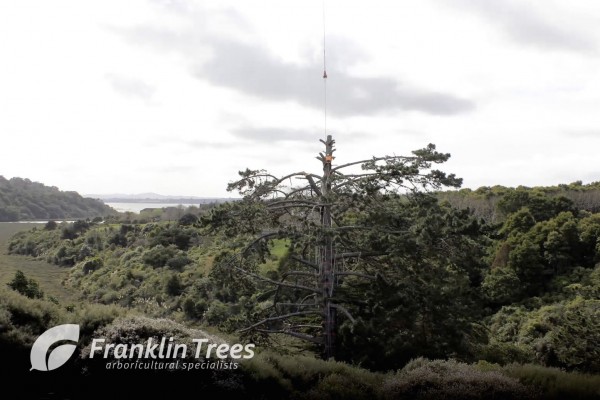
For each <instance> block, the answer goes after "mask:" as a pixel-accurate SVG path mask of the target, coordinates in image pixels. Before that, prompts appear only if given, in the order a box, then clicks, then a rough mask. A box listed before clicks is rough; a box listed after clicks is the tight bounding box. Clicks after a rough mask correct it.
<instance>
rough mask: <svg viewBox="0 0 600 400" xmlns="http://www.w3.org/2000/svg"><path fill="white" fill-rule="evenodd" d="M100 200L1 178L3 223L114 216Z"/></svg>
mask: <svg viewBox="0 0 600 400" xmlns="http://www.w3.org/2000/svg"><path fill="white" fill-rule="evenodd" d="M115 213H116V211H114V210H113V209H112V208H110V207H108V206H107V205H105V204H104V203H102V202H101V201H99V200H94V199H88V198H84V197H81V196H80V195H79V194H78V193H76V192H63V191H60V190H59V189H58V188H56V187H53V186H52V187H50V186H44V185H43V184H41V183H38V182H32V181H30V180H29V179H21V178H12V179H10V180H8V179H6V178H4V177H3V176H0V222H5V221H22V220H40V219H43V220H45V219H77V218H95V217H104V216H107V215H112V214H115Z"/></svg>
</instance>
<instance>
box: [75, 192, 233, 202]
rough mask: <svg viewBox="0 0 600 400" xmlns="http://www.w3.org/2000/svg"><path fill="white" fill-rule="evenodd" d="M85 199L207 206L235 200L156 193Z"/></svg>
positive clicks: (101, 196)
mask: <svg viewBox="0 0 600 400" xmlns="http://www.w3.org/2000/svg"><path fill="white" fill-rule="evenodd" d="M86 196H87V197H91V198H93V199H99V200H102V201H104V202H105V203H165V204H166V203H170V204H172V203H180V204H208V203H223V202H226V201H232V200H237V199H235V198H225V197H197V196H165V195H162V194H158V193H138V194H123V193H111V194H88V195H86Z"/></svg>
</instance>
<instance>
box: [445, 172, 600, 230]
mask: <svg viewBox="0 0 600 400" xmlns="http://www.w3.org/2000/svg"><path fill="white" fill-rule="evenodd" d="M437 198H438V199H439V200H440V201H447V202H448V203H450V205H452V207H456V208H460V209H469V210H470V211H471V212H472V213H473V215H474V216H476V217H477V218H483V219H484V220H485V221H486V222H487V223H500V222H503V221H504V220H505V218H506V217H507V216H508V215H509V214H510V213H512V212H515V211H517V210H519V209H520V208H521V207H525V206H527V207H529V208H530V209H532V210H533V211H534V213H537V214H539V215H540V216H546V215H548V214H552V213H553V212H555V211H556V210H559V209H560V210H561V211H568V210H573V209H578V210H584V211H588V212H592V213H597V212H599V211H600V182H592V183H588V184H585V185H584V184H583V183H582V182H581V181H577V182H573V183H570V184H560V185H557V186H536V187H533V188H530V187H526V186H518V187H516V188H511V187H505V186H500V185H496V186H492V187H490V186H482V187H480V188H478V189H476V190H471V189H460V190H454V191H444V192H439V193H437Z"/></svg>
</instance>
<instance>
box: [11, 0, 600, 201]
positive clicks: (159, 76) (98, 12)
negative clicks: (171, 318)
mask: <svg viewBox="0 0 600 400" xmlns="http://www.w3.org/2000/svg"><path fill="white" fill-rule="evenodd" d="M325 20H326V24H325V26H326V29H325V31H326V43H327V45H326V52H327V73H328V79H327V93H328V106H327V132H328V133H329V134H332V135H333V136H334V138H335V139H336V141H337V149H338V150H337V153H336V155H337V159H336V162H337V163H345V162H348V161H352V160H355V159H357V158H368V157H371V156H373V155H385V154H396V155H400V154H409V153H410V151H411V150H415V149H418V148H422V147H424V146H426V145H427V144H428V143H435V144H436V145H437V147H438V149H439V150H440V151H443V152H449V153H451V154H452V158H451V160H450V161H449V162H448V163H446V164H445V165H444V166H443V169H444V170H446V171H448V172H454V173H456V174H457V175H458V176H460V177H462V178H464V186H465V187H471V188H477V187H479V186H491V185H495V184H501V185H507V186H516V185H521V184H522V185H527V186H533V185H554V184H558V183H569V182H573V181H575V180H583V181H584V182H586V183H587V182H591V181H597V180H600V161H599V160H600V156H598V153H599V151H600V54H599V49H600V2H599V1H598V0H530V1H529V0H486V1H481V0H402V1H398V0H389V1H377V0H373V1H350V0H343V1H342V0H336V1H333V0H325ZM322 73H323V10H322V0H302V1H299V0H298V1H291V0H286V1H281V0H273V1H262V0H261V1H258V0H250V1H248V0H245V1H241V0H238V1H223V0H218V1H216V0H215V1H205V0H202V1H195V2H194V1H185V0H175V1H166V0H165V1H160V0H156V1H141V0H135V1H130V0H128V1H107V0H103V1H94V2H92V1H81V0H79V1H77V0H74V1H60V0H55V1H48V0H37V1H29V0H20V1H10V2H9V1H3V2H1V3H0V134H1V136H0V138H1V142H0V175H3V176H5V177H7V178H10V177H13V176H19V177H24V178H29V179H31V180H34V181H40V182H43V183H45V184H47V185H53V186H58V187H59V188H61V189H64V190H76V191H79V192H80V193H139V192H157V193H161V194H172V195H196V196H229V194H228V193H227V192H226V191H225V187H226V185H227V183H228V182H229V181H231V180H233V179H235V178H236V176H237V171H238V170H241V169H245V168H246V167H250V168H257V169H258V168H264V169H267V170H270V171H272V172H274V173H277V174H283V173H287V172H292V171H295V170H312V171H314V172H319V170H320V165H319V162H318V161H317V160H315V159H314V156H315V155H316V154H317V153H318V152H319V151H321V150H322V146H321V144H320V143H319V141H318V140H319V139H320V138H323V137H324V135H325V126H324V120H325V118H324V107H323V105H324V102H323V79H322V77H321V76H322Z"/></svg>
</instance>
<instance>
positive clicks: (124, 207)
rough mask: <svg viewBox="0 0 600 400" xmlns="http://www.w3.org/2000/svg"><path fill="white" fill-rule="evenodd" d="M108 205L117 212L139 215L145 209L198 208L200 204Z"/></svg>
mask: <svg viewBox="0 0 600 400" xmlns="http://www.w3.org/2000/svg"><path fill="white" fill-rule="evenodd" d="M106 205H108V206H111V207H112V208H114V209H115V210H117V211H119V212H127V211H130V212H134V213H139V212H140V211H142V210H143V209H144V208H164V207H179V206H182V207H190V206H198V203H195V204H189V203H186V204H181V203H106Z"/></svg>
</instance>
